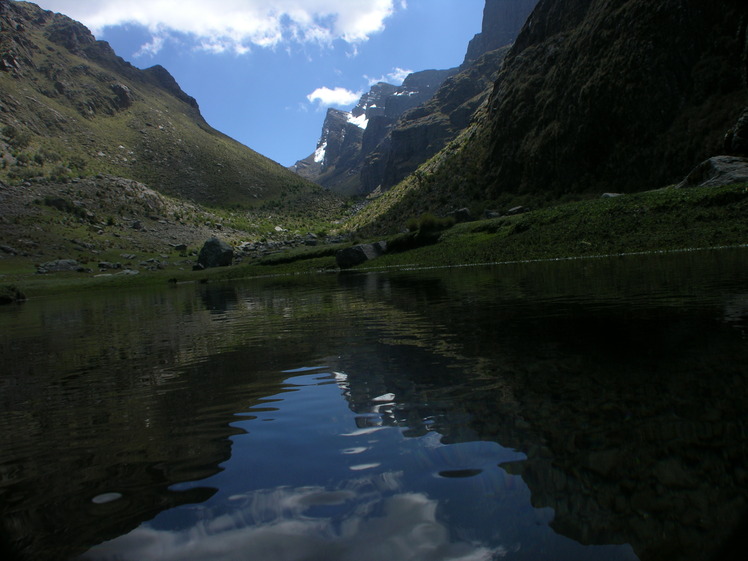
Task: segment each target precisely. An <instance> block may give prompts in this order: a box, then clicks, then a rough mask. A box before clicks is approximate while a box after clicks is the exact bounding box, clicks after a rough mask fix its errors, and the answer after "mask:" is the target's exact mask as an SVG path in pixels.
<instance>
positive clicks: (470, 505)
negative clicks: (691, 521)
mask: <svg viewBox="0 0 748 561" xmlns="http://www.w3.org/2000/svg"><path fill="white" fill-rule="evenodd" d="M289 373H293V374H296V376H294V377H293V378H290V379H288V380H287V382H286V388H285V389H286V390H290V391H286V392H285V393H282V394H279V395H278V396H273V397H272V398H269V399H267V400H264V403H263V404H262V405H260V406H258V407H256V408H253V409H250V410H249V411H248V413H250V414H251V415H252V417H253V418H250V419H244V420H240V421H238V422H237V423H235V425H236V426H238V427H240V428H242V429H244V430H245V431H246V433H245V434H241V435H239V436H236V437H234V438H233V443H232V456H231V459H230V460H228V461H227V462H226V463H225V464H224V465H223V466H222V468H223V470H222V471H221V472H220V473H218V474H216V475H215V476H213V477H210V478H208V479H205V480H202V481H199V482H196V483H194V484H187V485H176V486H174V487H173V488H174V489H185V488H189V487H191V486H200V487H206V486H207V487H213V488H216V489H218V491H217V492H216V494H215V495H214V496H213V497H212V498H211V499H210V500H208V501H206V502H205V503H202V504H197V505H189V506H183V507H178V508H174V509H171V510H169V511H166V512H163V513H162V514H160V515H159V516H157V517H156V518H155V519H154V520H152V521H151V522H149V523H145V524H142V525H141V526H140V527H138V528H137V529H135V530H134V531H132V532H130V533H129V534H126V535H124V536H121V537H119V538H117V539H114V540H112V541H110V542H106V543H103V544H101V545H99V546H97V547H94V548H93V549H92V550H90V551H89V553H88V554H87V555H86V556H85V559H90V560H95V561H106V560H115V559H116V560H117V561H145V560H164V561H168V560H174V561H176V560H180V561H181V560H205V561H208V560H218V561H220V560H236V559H247V560H259V559H263V560H264V559H267V560H272V561H295V560H299V561H300V560H305V561H314V560H320V561H323V560H324V561H345V560H351V561H353V560H355V561H367V560H372V561H375V560H376V561H381V560H388V561H401V560H412V561H420V560H423V561H426V560H433V561H436V560H455V561H458V560H459V561H468V560H471V561H472V560H475V561H478V560H492V559H502V558H507V559H533V558H535V556H541V555H545V556H547V555H548V554H549V552H551V551H552V552H553V558H554V559H569V560H571V559H574V560H575V561H576V560H579V559H606V560H614V559H635V556H634V555H633V553H632V552H631V549H630V548H629V547H628V546H625V547H606V548H585V547H583V546H581V545H579V544H577V543H575V542H573V541H572V540H569V539H567V538H564V537H561V536H558V535H556V534H554V533H553V531H552V530H551V529H550V528H549V526H548V523H549V522H550V521H551V520H552V517H553V514H552V511H550V509H534V508H532V506H531V505H530V493H529V491H528V489H527V487H526V486H525V485H524V483H523V482H522V480H521V479H520V478H519V477H518V476H513V475H510V474H508V473H506V472H505V471H504V470H503V469H501V468H500V467H499V466H500V464H501V463H503V462H508V461H516V460H521V459H523V458H524V456H523V455H522V454H519V453H517V452H514V451H512V450H509V449H505V448H502V447H501V446H499V445H498V444H496V443H495V442H481V441H474V442H463V443H459V444H450V445H444V444H442V443H441V442H440V435H438V434H437V433H434V432H431V433H427V434H426V435H425V436H423V437H420V438H407V437H405V436H404V434H403V431H402V430H401V429H400V428H397V427H392V426H383V425H382V424H381V419H378V415H379V413H378V412H379V409H380V408H381V407H382V406H383V405H388V404H389V405H394V403H393V400H394V399H395V396H394V395H392V394H382V395H379V396H377V397H375V398H373V399H372V400H371V407H370V409H369V410H368V411H366V412H364V413H363V414H362V413H354V412H352V411H351V410H350V409H349V407H348V403H347V402H346V401H345V400H344V399H342V397H341V391H342V392H345V390H346V384H347V380H346V376H345V375H344V374H341V373H333V374H327V373H325V372H324V371H319V370H318V371H316V372H309V371H304V370H303V369H302V370H297V371H293V372H289ZM262 421H272V422H262ZM597 550H599V551H598V553H597V554H594V552H595V551H597ZM602 552H604V554H602V555H601V553H602ZM546 558H547V557H546Z"/></svg>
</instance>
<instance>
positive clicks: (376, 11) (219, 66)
mask: <svg viewBox="0 0 748 561" xmlns="http://www.w3.org/2000/svg"><path fill="white" fill-rule="evenodd" d="M36 3H37V4H39V5H40V6H41V7H42V8H45V9H48V10H53V11H55V12H61V13H63V14H66V15H68V16H70V17H72V18H73V19H76V20H78V21H81V22H82V23H84V24H85V25H87V26H88V27H89V28H90V29H91V30H92V32H93V33H94V34H95V35H96V37H97V38H98V39H103V40H105V41H108V42H109V43H110V44H111V45H112V48H114V50H115V51H116V52H117V54H118V55H119V56H121V57H122V58H124V59H125V60H127V61H129V62H131V63H132V64H134V65H135V66H138V67H140V68H147V67H149V66H153V65H154V64H160V65H162V66H164V67H165V68H166V69H167V70H169V72H171V74H172V75H173V76H174V77H175V78H176V80H177V82H179V85H180V86H181V87H182V89H183V90H184V91H185V92H187V93H188V94H189V95H191V96H193V97H194V98H195V99H197V102H198V103H199V104H200V110H201V112H202V114H203V116H204V117H205V119H206V120H207V121H208V123H210V125H212V126H213V127H215V128H216V129H218V130H220V131H221V132H223V133H225V134H227V135H229V136H231V137H232V138H235V139H236V140H238V141H239V142H241V143H243V144H245V145H247V146H249V147H250V148H252V149H253V150H256V151H258V152H260V153H261V154H264V155H265V156H268V157H269V158H272V159H273V160H275V161H277V162H280V163H281V164H283V165H286V166H288V165H291V164H293V163H294V162H295V161H296V160H299V159H302V158H304V157H306V156H308V155H309V154H311V153H312V152H314V149H315V147H316V142H317V139H318V137H319V135H320V132H321V128H322V122H323V120H324V116H325V112H326V109H327V107H330V106H332V107H337V108H340V109H350V108H351V107H352V106H353V104H354V103H355V100H357V98H358V95H360V94H361V93H363V92H365V91H367V90H368V89H369V86H370V83H372V82H374V81H378V80H384V81H388V82H390V83H394V84H399V83H400V82H401V81H402V77H403V75H404V72H403V71H418V70H426V69H430V68H438V69H444V68H451V67H453V66H458V65H459V64H460V63H462V60H463V57H464V56H465V51H466V49H467V45H468V42H469V41H470V39H471V38H472V37H473V35H475V34H476V33H478V32H479V31H480V28H481V19H482V13H483V5H484V3H485V2H484V0H213V1H211V2H205V1H204V0H128V1H126V2H123V1H122V0H39V1H37V2H36Z"/></svg>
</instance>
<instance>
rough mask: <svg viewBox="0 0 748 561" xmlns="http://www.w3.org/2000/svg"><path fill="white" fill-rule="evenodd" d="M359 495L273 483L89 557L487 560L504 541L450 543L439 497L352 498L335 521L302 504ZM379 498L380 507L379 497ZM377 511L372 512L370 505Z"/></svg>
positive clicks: (498, 553)
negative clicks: (236, 504) (230, 507)
mask: <svg viewBox="0 0 748 561" xmlns="http://www.w3.org/2000/svg"><path fill="white" fill-rule="evenodd" d="M357 496H358V495H357V494H356V493H354V492H352V491H350V490H339V491H326V490H325V489H323V488H319V487H303V488H298V489H288V488H282V489H275V490H272V491H260V492H258V493H254V494H252V495H248V496H242V495H239V496H234V497H232V500H233V501H238V500H244V501H245V504H244V505H243V506H242V507H241V508H239V509H237V510H235V511H232V512H231V513H230V514H225V515H222V516H219V517H216V518H213V519H211V520H210V521H208V522H199V523H197V524H195V525H194V526H192V527H190V528H187V529H184V530H178V531H169V530H158V529H155V528H153V527H151V526H149V525H146V524H144V525H142V526H141V527H139V528H137V529H136V530H134V531H132V532H130V533H129V534H127V535H125V536H122V537H120V538H117V539H115V540H112V541H110V542H106V543H103V544H101V545H99V546H97V547H95V548H93V549H92V550H91V551H90V552H89V553H88V554H87V555H86V557H85V559H89V560H91V561H107V560H112V561H113V560H117V561H141V560H144V559H159V560H161V561H208V560H210V561H235V560H237V559H246V560H255V559H272V560H273V561H302V560H303V561H381V560H382V559H387V560H388V561H401V560H406V559H407V560H408V561H427V560H428V561H437V560H443V561H447V560H449V561H490V560H492V559H497V558H499V557H503V556H504V555H505V554H506V550H505V549H504V548H494V549H489V548H487V547H482V546H480V545H476V544H472V543H468V542H461V543H451V542H450V539H449V531H448V530H447V528H446V527H445V526H444V525H443V524H441V523H440V522H438V521H437V519H436V509H437V506H438V502H437V501H435V500H432V499H429V498H428V497H427V496H426V495H424V494H421V493H402V494H397V495H393V496H391V497H388V498H386V499H381V495H379V499H378V500H377V501H376V504H374V502H369V504H359V505H351V506H352V508H351V512H350V513H349V514H348V515H347V516H345V518H342V519H340V520H338V521H333V520H332V519H330V518H314V517H312V516H310V515H309V514H308V513H307V512H306V511H307V510H309V509H311V508H313V507H318V506H335V505H342V504H345V503H348V502H350V501H353V500H354V499H355V498H356V497H357ZM380 502H381V508H380V504H379V503H380ZM375 507H376V508H377V514H372V511H373V510H374V508H375Z"/></svg>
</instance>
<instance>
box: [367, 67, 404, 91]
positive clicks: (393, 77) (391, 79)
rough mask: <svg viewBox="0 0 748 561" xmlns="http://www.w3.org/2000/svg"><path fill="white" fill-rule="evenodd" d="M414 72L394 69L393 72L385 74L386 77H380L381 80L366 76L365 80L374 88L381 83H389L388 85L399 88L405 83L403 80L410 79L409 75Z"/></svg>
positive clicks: (398, 68)
mask: <svg viewBox="0 0 748 561" xmlns="http://www.w3.org/2000/svg"><path fill="white" fill-rule="evenodd" d="M412 73H413V71H412V70H406V69H404V68H400V67H397V68H393V69H392V72H389V73H387V74H385V75H384V76H380V77H379V78H372V77H371V76H366V75H364V78H366V80H368V82H369V85H370V86H373V85H374V84H378V83H379V82H387V83H388V84H393V85H395V86H399V85H400V84H402V83H403V80H405V78H407V77H408V74H412Z"/></svg>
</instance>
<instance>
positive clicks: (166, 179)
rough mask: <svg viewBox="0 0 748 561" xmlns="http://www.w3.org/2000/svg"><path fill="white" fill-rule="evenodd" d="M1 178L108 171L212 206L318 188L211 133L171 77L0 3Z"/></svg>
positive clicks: (51, 18)
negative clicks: (143, 68) (126, 60)
mask: <svg viewBox="0 0 748 561" xmlns="http://www.w3.org/2000/svg"><path fill="white" fill-rule="evenodd" d="M0 53H1V54H0V127H1V130H0V133H1V135H0V152H1V153H2V156H1V158H0V159H1V160H2V161H1V162H0V179H2V180H5V181H7V182H8V183H15V182H19V181H27V180H35V181H41V180H57V179H66V178H70V177H72V176H77V175H80V174H83V175H87V176H90V175H96V174H109V175H112V176H119V177H124V178H129V179H133V180H137V181H141V182H143V183H145V184H148V185H149V186H150V187H151V188H154V189H156V190H158V191H160V192H162V193H165V194H168V195H172V196H177V197H181V198H184V199H190V200H193V201H196V202H199V203H208V204H212V205H223V206H228V205H236V204H238V205H243V206H251V205H256V204H258V203H262V202H263V201H273V200H277V199H278V198H279V197H281V196H290V198H291V199H293V198H294V197H302V198H303V197H307V196H314V193H318V192H319V191H320V190H319V188H318V187H317V186H315V185H313V184H311V183H309V182H307V181H305V180H303V179H301V178H300V177H299V176H298V175H296V174H293V173H291V172H289V171H288V170H287V169H285V168H284V167H283V166H281V165H279V164H277V163H275V162H273V161H271V160H269V159H268V158H265V157H264V156H261V155H259V154H257V153H256V152H254V151H252V150H250V149H249V148H247V147H246V146H243V145H242V144H240V143H238V142H236V141H234V140H232V139H231V138H229V137H227V136H225V135H224V134H222V133H220V132H218V131H216V130H215V129H213V128H212V127H210V126H209V125H208V124H207V123H206V122H205V120H204V119H203V117H202V115H201V114H200V109H199V107H198V104H197V102H196V101H195V100H194V99H193V98H192V97H190V96H189V95H188V94H186V93H185V92H183V91H182V89H181V88H180V87H179V85H178V84H177V82H176V81H175V80H174V78H173V77H172V76H171V75H170V74H169V72H168V71H167V70H166V69H164V68H162V67H160V66H154V67H153V68H148V69H146V70H140V69H138V68H136V67H134V66H132V65H131V64H129V63H127V62H125V61H124V60H123V59H122V58H120V57H118V56H117V55H116V54H115V53H114V51H113V50H112V49H111V47H110V46H109V44H107V43H106V42H103V41H97V40H96V39H95V38H94V36H93V35H92V34H91V33H90V32H89V30H88V29H87V28H86V27H84V26H83V25H82V24H80V23H78V22H76V21H73V20H72V19H70V18H68V17H66V16H63V15H61V14H55V13H52V12H49V11H45V10H42V9H40V8H39V7H38V6H36V5H34V4H30V3H26V2H13V1H5V0H3V1H2V2H0Z"/></svg>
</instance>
